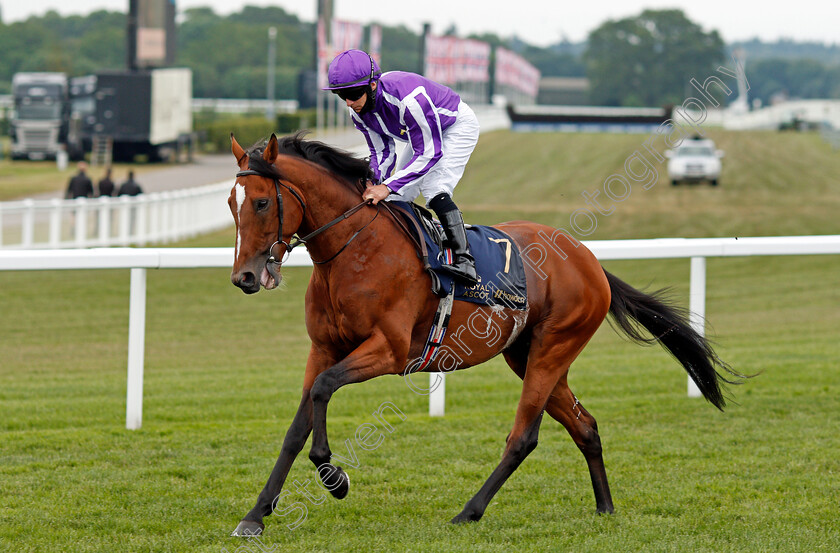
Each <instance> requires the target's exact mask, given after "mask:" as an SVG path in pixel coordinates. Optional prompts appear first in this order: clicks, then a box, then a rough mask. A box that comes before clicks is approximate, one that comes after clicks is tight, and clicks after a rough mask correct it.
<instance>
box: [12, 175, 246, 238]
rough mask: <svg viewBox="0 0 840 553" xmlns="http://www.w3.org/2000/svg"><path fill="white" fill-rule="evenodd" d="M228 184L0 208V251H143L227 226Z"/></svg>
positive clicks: (23, 202) (17, 203) (30, 202)
mask: <svg viewBox="0 0 840 553" xmlns="http://www.w3.org/2000/svg"><path fill="white" fill-rule="evenodd" d="M232 186H233V180H231V181H225V182H218V183H215V184H208V185H205V186H197V187H194V188H185V189H182V190H176V191H171V192H153V193H150V194H140V195H139V196H119V197H115V198H112V197H107V196H106V197H99V198H78V199H75V200H61V199H52V200H32V199H27V200H18V201H11V202H0V249H59V248H91V247H102V246H129V245H136V246H143V245H146V244H154V243H158V244H160V243H167V242H172V241H176V240H183V239H185V238H191V237H193V236H197V235H199V234H202V233H206V232H211V231H214V230H218V229H221V228H224V227H226V226H228V225H232V224H233V218H232V217H231V215H230V211H229V210H228V207H227V197H228V195H229V194H230V189H231V187H232Z"/></svg>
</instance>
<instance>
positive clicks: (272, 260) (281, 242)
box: [236, 169, 379, 265]
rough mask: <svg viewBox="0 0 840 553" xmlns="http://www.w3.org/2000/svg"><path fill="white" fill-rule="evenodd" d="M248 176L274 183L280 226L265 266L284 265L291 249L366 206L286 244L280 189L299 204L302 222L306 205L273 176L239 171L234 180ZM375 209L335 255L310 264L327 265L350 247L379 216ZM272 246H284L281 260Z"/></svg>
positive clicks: (344, 214) (352, 208) (351, 210)
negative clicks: (369, 217) (274, 252)
mask: <svg viewBox="0 0 840 553" xmlns="http://www.w3.org/2000/svg"><path fill="white" fill-rule="evenodd" d="M249 176H257V177H263V178H268V179H271V180H273V181H274V191H275V192H276V193H277V220H278V222H279V223H280V225H279V227H278V228H277V240H276V241H275V242H274V243H273V244H271V246H270V247H269V248H268V259H266V261H265V264H266V265H268V264H269V263H272V264H274V265H281V264H282V263H285V262H286V261H287V260H288V259H289V255H290V254H291V253H292V250H293V249H295V248H296V247H298V246H300V245H301V244H304V245H305V244H306V243H307V241H309V240H311V239H313V238H315V237H316V236H318V235H319V234H321V233H322V232H324V231H326V230H327V229H328V228H330V227H332V226H333V225H336V224H338V223H340V222H341V221H343V220H345V219H347V218H348V217H350V216H351V215H353V214H354V213H356V212H357V211H359V210H360V209H362V208H363V207H364V206H366V205H368V202H367V201H364V202H361V203H359V204H358V205H355V206H353V207H351V208H350V209H348V210H347V211H345V212H344V213H342V214H341V215H339V216H338V217H336V218H335V219H333V220H332V221H330V222H329V223H327V224H325V225H323V226H321V227H319V228H317V229H315V230H314V231H312V232H310V233H309V234H307V235H306V236H304V237H303V238H300V237H295V238H294V239H293V240H291V241H290V242H286V241H285V240H283V195H282V194H281V193H280V187H281V186H282V187H284V188H285V189H286V190H288V191H289V192H291V193H292V195H293V196H294V197H295V199H296V200H297V201H298V203H299V204H300V207H301V210H302V215H301V220H303V217H305V216H306V203H305V202H304V201H303V198H301V197H300V194H298V193H297V191H296V190H295V189H294V188H292V187H291V186H289V185H287V184H284V183H282V182H280V179H278V178H277V177H276V176H274V175H266V174H265V173H261V172H259V171H255V170H253V169H247V170H244V171H239V172H238V173H236V178H239V177H249ZM376 208H377V209H376V214H375V215H374V216H373V219H371V220H370V221H368V222H367V223H365V225H364V226H363V227H362V228H360V229H359V230H357V231H356V232H355V233H354V234H353V236H351V237H350V239H349V240H348V241H347V242H345V243H344V245H343V246H342V247H341V249H340V250H338V251H337V252H336V253H335V254H333V255H332V256H330V258H329V259H325V260H324V261H316V260H314V259H313V260H312V262H313V263H315V264H316V265H321V264H324V263H329V262H330V261H332V260H333V259H335V258H336V257H338V254H340V253H341V252H343V251H344V249H345V248H346V247H347V246H349V245H350V242H352V241H353V240H355V239H356V237H357V236H358V235H359V233H360V232H362V231H363V230H365V229H366V228H367V226H368V225H369V224H371V223H372V222H373V220H374V219H376V218H377V217H378V216H379V205H377V206H376ZM274 246H285V247H286V251H285V253H284V254H283V256H282V258H281V259H279V260H278V259H277V258H276V257H275V256H274V254H273V253H272V251H273V250H274Z"/></svg>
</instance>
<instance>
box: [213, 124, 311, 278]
mask: <svg viewBox="0 0 840 553" xmlns="http://www.w3.org/2000/svg"><path fill="white" fill-rule="evenodd" d="M230 140H231V151H232V152H233V155H234V157H235V158H236V162H237V164H238V165H239V172H238V173H237V174H236V183H235V184H234V186H233V189H232V190H231V191H230V197H229V198H228V206H230V211H231V213H232V214H233V219H234V221H235V222H236V248H235V253H234V261H233V270H232V272H231V275H230V280H231V282H233V284H235V285H236V286H238V287H239V288H241V289H242V291H243V292H245V293H246V294H253V293H255V292H259V290H260V285H262V286H263V287H264V288H266V289H267V290H271V289H273V288H276V287H277V285H278V284H280V280H281V278H282V277H281V276H280V261H281V260H282V256H284V255H285V254H286V252H287V251H288V250H289V240H290V239H291V237H292V235H293V234H294V233H295V232H296V231H297V229H298V227H300V224H301V222H302V221H303V215H304V209H305V208H304V204H303V200H302V198H301V196H300V195H299V194H298V192H296V191H295V190H294V189H293V188H292V187H291V186H290V185H289V183H287V182H283V178H282V176H281V175H280V173H279V172H278V171H277V168H276V167H275V165H274V163H275V161H276V160H277V156H278V155H279V149H278V144H277V137H275V136H274V135H273V134H272V135H271V138H270V139H269V140H268V143H267V144H266V146H265V148H264V149H263V150H262V152H261V153H260V151H259V150H255V149H251V150H249V152H246V151H245V150H244V149H243V148H242V147H241V146H240V145H239V143H237V142H236V139H235V138H234V137H233V134H232V133H231V135H230Z"/></svg>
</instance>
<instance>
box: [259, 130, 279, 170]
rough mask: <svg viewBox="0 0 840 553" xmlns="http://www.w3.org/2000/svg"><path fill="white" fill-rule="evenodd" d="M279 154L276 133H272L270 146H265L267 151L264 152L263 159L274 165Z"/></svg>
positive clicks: (269, 140) (269, 141)
mask: <svg viewBox="0 0 840 553" xmlns="http://www.w3.org/2000/svg"><path fill="white" fill-rule="evenodd" d="M279 153H280V147H279V146H278V145H277V137H276V136H275V135H274V133H271V138H269V139H268V144H266V145H265V151H263V159H264V160H265V161H267V162H268V163H270V164H273V163H274V160H275V159H277V155H278V154H279Z"/></svg>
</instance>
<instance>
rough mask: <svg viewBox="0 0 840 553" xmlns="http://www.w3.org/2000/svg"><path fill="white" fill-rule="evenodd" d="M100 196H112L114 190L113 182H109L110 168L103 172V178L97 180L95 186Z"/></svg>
mask: <svg viewBox="0 0 840 553" xmlns="http://www.w3.org/2000/svg"><path fill="white" fill-rule="evenodd" d="M97 187H98V188H99V195H100V196H113V195H114V192H115V191H116V190H115V186H114V181H113V180H111V168H110V167H108V168H107V169H106V170H105V176H104V177H102V178H101V179H100V180H99V184H98V185H97Z"/></svg>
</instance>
